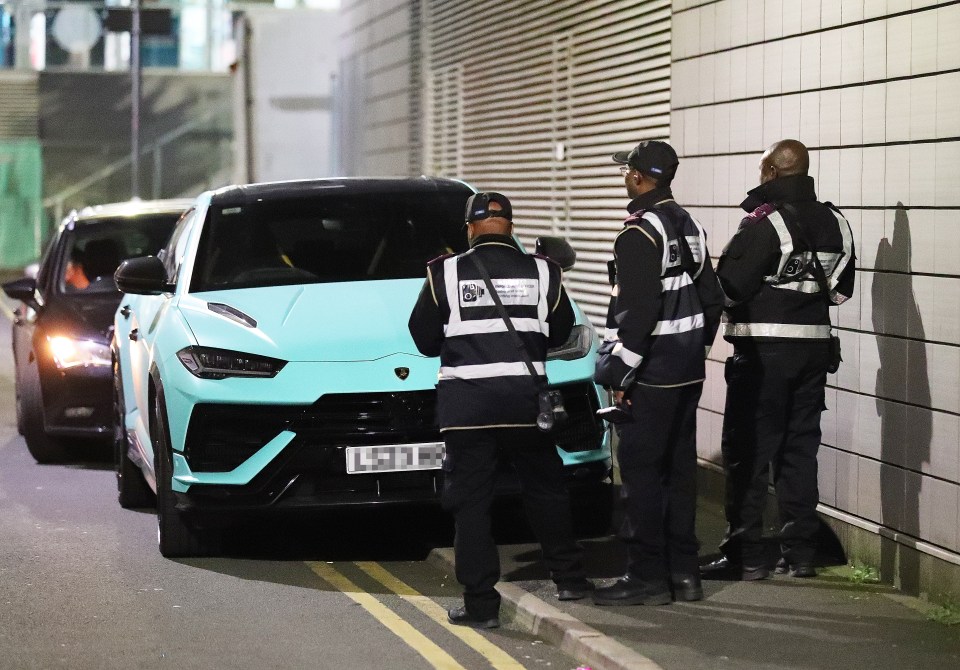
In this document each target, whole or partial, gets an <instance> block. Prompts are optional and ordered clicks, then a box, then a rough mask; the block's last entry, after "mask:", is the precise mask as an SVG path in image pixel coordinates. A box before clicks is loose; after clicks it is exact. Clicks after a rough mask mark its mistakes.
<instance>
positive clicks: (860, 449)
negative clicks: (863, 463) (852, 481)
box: [853, 395, 881, 460]
mask: <svg viewBox="0 0 960 670" xmlns="http://www.w3.org/2000/svg"><path fill="white" fill-rule="evenodd" d="M878 405H880V401H877V399H876V398H874V397H872V396H868V395H860V396H857V414H858V418H857V435H856V442H855V443H854V445H853V447H854V450H855V451H856V452H857V453H858V454H860V455H861V456H868V457H870V458H873V459H878V460H879V458H880V452H881V448H880V446H881V445H880V439H881V433H880V426H881V424H880V409H879V408H878Z"/></svg>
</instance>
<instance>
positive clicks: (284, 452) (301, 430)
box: [173, 382, 611, 511]
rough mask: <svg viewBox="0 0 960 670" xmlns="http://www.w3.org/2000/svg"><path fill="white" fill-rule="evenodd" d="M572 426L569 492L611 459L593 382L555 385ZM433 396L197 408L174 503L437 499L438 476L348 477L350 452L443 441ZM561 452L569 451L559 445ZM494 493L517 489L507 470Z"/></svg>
mask: <svg viewBox="0 0 960 670" xmlns="http://www.w3.org/2000/svg"><path fill="white" fill-rule="evenodd" d="M557 388H559V389H560V390H561V391H562V392H563V394H564V401H565V405H566V408H567V411H568V413H569V414H570V417H571V419H570V421H569V423H568V424H567V426H566V428H565V429H564V430H563V431H561V432H559V433H558V435H557V438H558V447H559V448H560V449H561V451H560V453H561V455H562V456H563V458H564V462H565V470H566V472H567V478H568V481H569V483H570V485H571V487H572V488H576V487H580V486H589V485H593V484H596V483H598V482H602V481H605V480H606V479H607V478H608V477H609V475H610V468H611V461H610V452H609V445H608V437H607V433H606V431H604V428H603V426H602V425H600V421H599V420H598V419H597V418H596V415H595V412H596V409H597V408H598V407H599V402H600V401H599V397H598V395H597V391H596V387H595V386H594V385H593V384H592V383H590V382H578V383H572V384H564V385H558V386H557ZM435 398H436V391H435V390H427V391H424V390H421V391H408V392H403V393H397V392H392V393H365V394H359V393H353V394H330V395H325V396H323V397H321V398H320V399H319V400H318V401H317V402H316V403H314V404H313V405H310V406H289V405H286V406H284V405H258V406H251V405H226V404H206V405H202V404H201V405H197V406H195V408H194V411H193V413H192V416H191V420H190V424H189V428H188V430H187V436H186V442H185V449H184V452H183V454H175V455H174V482H173V489H174V491H175V492H176V493H177V497H178V507H179V508H181V509H184V510H186V509H197V510H206V511H221V510H222V511H226V510H230V511H241V510H258V509H290V508H293V509H309V508H324V507H332V506H344V505H380V504H402V503H418V502H420V503H422V502H438V501H439V496H440V491H442V488H443V481H442V472H441V471H440V470H416V471H405V472H383V473H363V474H349V473H347V471H346V455H345V451H346V449H347V447H349V446H367V445H371V446H372V445H382V444H412V443H421V442H441V441H442V438H441V436H440V432H439V429H438V428H437V425H436V421H435V418H434V407H435ZM564 446H566V447H567V449H568V450H569V452H568V451H567V450H564V449H563V447H564ZM497 491H498V495H511V494H515V493H517V492H518V491H519V483H518V482H517V480H516V476H515V474H514V473H513V471H512V469H511V468H509V467H508V465H507V464H505V465H504V466H503V467H502V468H501V472H500V476H499V478H498V489H497Z"/></svg>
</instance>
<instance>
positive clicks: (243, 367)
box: [177, 347, 287, 379]
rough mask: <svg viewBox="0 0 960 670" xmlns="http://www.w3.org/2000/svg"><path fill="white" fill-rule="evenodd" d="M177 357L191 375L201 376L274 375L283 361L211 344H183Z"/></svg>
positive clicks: (218, 377) (208, 377)
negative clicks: (201, 345)
mask: <svg viewBox="0 0 960 670" xmlns="http://www.w3.org/2000/svg"><path fill="white" fill-rule="evenodd" d="M177 358H179V359H180V362H181V363H183V367H185V368H186V369H187V370H189V371H190V373H191V374H192V375H194V376H195V377H200V378H202V379H224V378H226V377H276V376H277V373H278V372H280V371H281V370H282V369H283V366H284V365H286V364H287V362H286V361H281V360H280V359H279V358H270V357H269V356H258V355H256V354H245V353H243V352H240V351H230V350H229V349H214V348H213V347H186V348H185V349H181V350H180V351H178V352H177Z"/></svg>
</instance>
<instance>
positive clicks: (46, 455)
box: [18, 363, 67, 463]
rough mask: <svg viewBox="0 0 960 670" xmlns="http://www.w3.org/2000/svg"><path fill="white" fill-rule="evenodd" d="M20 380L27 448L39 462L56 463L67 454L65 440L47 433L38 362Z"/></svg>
mask: <svg viewBox="0 0 960 670" xmlns="http://www.w3.org/2000/svg"><path fill="white" fill-rule="evenodd" d="M24 372H25V374H24V375H23V376H22V377H21V379H20V381H21V384H20V399H19V403H18V407H19V408H20V415H19V416H20V421H22V423H23V430H22V433H23V439H24V441H25V442H26V443H27V450H28V451H29V452H30V455H31V456H33V458H34V459H35V460H36V461H37V463H54V462H56V461H62V460H64V458H65V456H66V453H67V452H66V449H65V441H64V440H62V439H60V438H56V437H52V436H50V435H47V431H46V429H45V428H44V426H43V396H42V394H41V391H40V372H39V370H38V369H37V365H36V363H33V364H30V365H27V369H26V370H25V371H24Z"/></svg>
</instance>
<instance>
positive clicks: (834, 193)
mask: <svg viewBox="0 0 960 670" xmlns="http://www.w3.org/2000/svg"><path fill="white" fill-rule="evenodd" d="M819 155H820V170H819V176H818V178H817V195H818V196H819V198H820V199H821V200H829V201H830V202H837V200H839V199H840V198H839V193H840V151H839V150H837V149H831V150H829V151H821V152H819Z"/></svg>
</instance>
